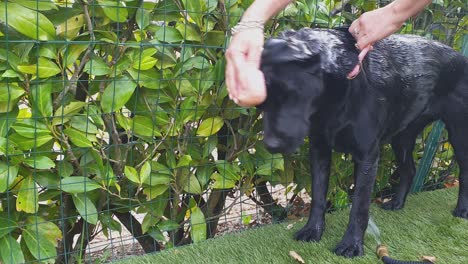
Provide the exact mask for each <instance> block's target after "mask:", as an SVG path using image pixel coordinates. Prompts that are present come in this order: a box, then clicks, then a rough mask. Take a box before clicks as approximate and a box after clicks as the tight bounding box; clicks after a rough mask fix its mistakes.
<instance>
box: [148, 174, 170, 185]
mask: <svg viewBox="0 0 468 264" xmlns="http://www.w3.org/2000/svg"><path fill="white" fill-rule="evenodd" d="M171 179H172V178H171V176H170V175H166V174H156V173H151V175H150V177H149V178H148V179H145V180H144V181H143V183H144V184H146V185H149V186H155V185H161V184H162V185H167V184H169V183H170V182H171Z"/></svg>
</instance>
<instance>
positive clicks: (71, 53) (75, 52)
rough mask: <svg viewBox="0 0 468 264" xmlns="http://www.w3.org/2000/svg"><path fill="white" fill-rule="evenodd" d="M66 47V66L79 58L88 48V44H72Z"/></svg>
mask: <svg viewBox="0 0 468 264" xmlns="http://www.w3.org/2000/svg"><path fill="white" fill-rule="evenodd" d="M66 47H67V48H66V49H64V51H63V56H64V57H65V60H64V66H69V65H71V64H73V63H75V62H76V61H77V60H78V58H79V57H80V56H81V54H82V53H83V52H84V51H85V50H86V49H87V48H88V45H85V44H71V45H69V46H66Z"/></svg>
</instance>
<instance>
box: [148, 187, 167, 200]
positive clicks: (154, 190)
mask: <svg viewBox="0 0 468 264" xmlns="http://www.w3.org/2000/svg"><path fill="white" fill-rule="evenodd" d="M167 189H169V186H167V185H155V186H150V187H145V188H144V189H143V194H144V195H146V199H147V200H148V201H151V200H153V199H155V198H156V197H158V196H160V195H162V194H163V193H165V192H166V191H167Z"/></svg>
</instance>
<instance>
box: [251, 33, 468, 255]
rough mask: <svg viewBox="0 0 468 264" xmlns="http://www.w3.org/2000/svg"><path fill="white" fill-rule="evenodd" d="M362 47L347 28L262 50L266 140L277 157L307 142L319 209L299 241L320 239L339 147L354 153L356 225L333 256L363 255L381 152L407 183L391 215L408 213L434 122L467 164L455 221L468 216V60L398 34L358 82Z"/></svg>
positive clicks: (288, 36)
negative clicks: (418, 150)
mask: <svg viewBox="0 0 468 264" xmlns="http://www.w3.org/2000/svg"><path fill="white" fill-rule="evenodd" d="M358 53H359V50H357V49H356V48H355V40H354V38H353V37H352V36H351V35H350V34H349V33H348V32H347V30H346V29H345V30H336V29H310V28H304V29H301V30H299V31H287V32H284V33H282V34H281V35H280V36H279V37H277V38H272V39H269V40H268V41H267V42H266V43H265V46H264V51H263V54H262V63H261V70H262V72H263V73H264V75H265V80H266V84H267V99H266V101H265V102H264V103H263V104H262V105H260V106H258V107H259V109H261V110H262V111H263V122H264V143H265V145H266V147H267V149H268V150H269V151H271V152H274V153H291V152H294V151H295V150H296V149H297V148H298V147H299V146H300V145H301V144H302V143H303V142H304V138H305V137H306V136H309V142H310V159H311V164H312V166H311V174H312V208H311V210H310V216H309V220H308V222H307V224H306V225H305V226H304V227H303V228H302V229H301V230H300V231H299V232H297V233H296V235H295V237H296V239H298V240H303V241H318V240H320V238H321V236H322V233H323V231H324V228H325V221H324V214H325V209H326V194H327V189H328V182H329V176H330V175H329V174H330V160H331V153H332V150H335V151H339V152H344V153H350V154H352V157H353V161H354V166H355V176H354V177H355V179H354V180H355V191H354V195H353V198H352V209H351V213H350V217H349V223H348V228H347V230H346V232H345V234H344V236H343V239H342V240H341V242H340V243H339V244H338V245H337V246H336V248H335V253H336V254H338V255H342V256H345V257H354V256H360V255H362V254H363V238H364V233H365V230H366V227H367V222H368V219H369V205H370V201H371V193H372V188H373V186H374V182H375V178H376V171H377V165H378V161H379V148H380V146H381V145H382V144H385V143H390V144H391V146H392V148H393V151H394V153H395V157H396V162H397V169H396V171H395V173H394V175H393V177H394V178H399V185H398V186H397V187H396V190H397V193H396V195H395V196H394V198H393V199H392V200H391V201H390V202H387V203H385V204H384V205H383V208H385V209H389V210H396V209H400V208H402V207H403V205H404V203H405V199H406V196H407V194H408V191H409V189H410V186H411V183H412V180H413V177H414V174H415V164H414V160H413V155H412V152H413V149H414V145H415V140H416V136H417V135H418V133H420V132H421V131H422V130H423V128H424V127H425V126H426V125H428V124H429V123H431V122H433V121H435V120H442V121H443V122H444V123H445V125H446V128H447V130H448V133H449V140H450V143H451V144H452V146H453V148H454V150H455V155H456V160H457V162H458V165H459V167H460V190H459V196H458V203H457V206H456V208H455V210H454V211H453V214H454V215H455V216H457V217H462V218H465V219H466V218H468V182H467V181H468V59H467V58H466V57H464V56H462V55H461V54H459V53H457V52H456V51H454V50H453V49H452V48H450V47H448V46H445V45H443V44H440V43H438V42H435V41H431V40H427V39H425V38H422V37H418V36H412V35H393V36H390V37H388V38H386V39H384V40H382V41H379V42H378V43H376V44H375V45H374V49H373V50H372V51H371V52H370V53H369V54H368V55H367V57H366V58H365V59H364V61H363V65H362V70H361V73H360V74H359V75H358V76H357V77H356V78H355V79H353V80H348V79H347V74H348V73H349V72H350V71H351V70H352V69H353V68H354V66H355V65H356V63H358V58H357V57H358Z"/></svg>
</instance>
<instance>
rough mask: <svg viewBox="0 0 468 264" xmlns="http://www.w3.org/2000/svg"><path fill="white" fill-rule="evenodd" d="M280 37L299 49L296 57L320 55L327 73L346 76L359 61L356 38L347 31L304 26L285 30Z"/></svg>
mask: <svg viewBox="0 0 468 264" xmlns="http://www.w3.org/2000/svg"><path fill="white" fill-rule="evenodd" d="M279 37H280V38H282V39H284V40H286V41H287V42H288V43H289V46H290V47H291V48H292V49H294V50H296V51H297V52H296V53H295V54H294V57H295V58H296V59H299V60H307V59H309V58H311V57H314V56H319V57H320V66H321V69H322V70H323V72H324V73H326V74H331V75H334V76H336V77H343V78H346V76H347V74H348V73H349V72H350V71H351V70H353V68H354V67H355V65H356V64H357V63H358V50H357V49H356V48H355V47H354V43H355V42H354V38H353V37H352V36H351V34H349V33H348V32H345V31H341V30H320V29H310V28H304V29H301V30H299V31H293V30H291V31H286V32H283V33H282V34H281V35H280V36H279Z"/></svg>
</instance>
